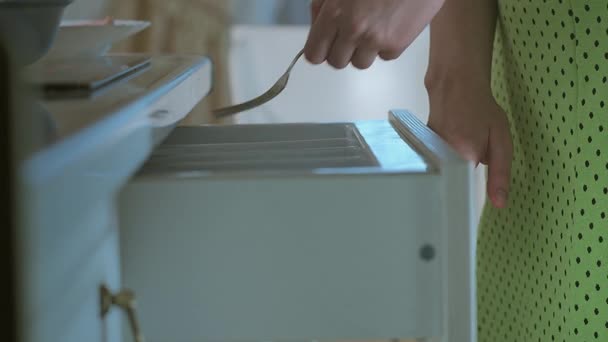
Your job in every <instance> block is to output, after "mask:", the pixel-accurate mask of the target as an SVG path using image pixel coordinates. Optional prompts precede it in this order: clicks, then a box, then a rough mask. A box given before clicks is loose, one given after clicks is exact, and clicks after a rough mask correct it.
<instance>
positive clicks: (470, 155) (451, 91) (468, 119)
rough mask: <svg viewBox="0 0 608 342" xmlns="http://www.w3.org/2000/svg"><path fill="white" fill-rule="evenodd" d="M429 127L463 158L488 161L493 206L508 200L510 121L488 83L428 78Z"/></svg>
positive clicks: (510, 156) (477, 162)
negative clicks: (484, 84) (478, 83)
mask: <svg viewBox="0 0 608 342" xmlns="http://www.w3.org/2000/svg"><path fill="white" fill-rule="evenodd" d="M427 89H428V92H429V99H430V105H431V113H430V117H429V127H430V128H431V129H433V131H435V132H436V133H437V134H439V136H441V137H442V138H443V139H444V140H446V141H447V142H448V143H449V144H450V145H451V146H452V147H453V148H454V149H456V151H457V152H459V153H460V154H461V155H462V156H463V157H464V158H466V159H468V160H470V161H472V162H474V163H475V164H476V165H478V164H480V163H482V164H486V165H488V184H487V192H488V197H489V198H490V201H491V202H492V204H493V205H494V206H495V207H496V208H504V207H505V206H506V205H507V202H508V196H509V184H510V180H511V161H512V158H513V144H512V141H511V134H510V131H509V122H508V119H507V115H506V114H505V112H504V111H503V110H502V108H500V106H498V104H497V103H496V101H495V100H494V97H493V96H492V94H491V91H490V89H489V87H486V86H476V85H475V84H472V83H467V81H466V79H465V78H458V80H457V81H456V80H454V82H451V81H445V80H428V79H427Z"/></svg>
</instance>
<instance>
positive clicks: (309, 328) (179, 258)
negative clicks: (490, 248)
mask: <svg viewBox="0 0 608 342" xmlns="http://www.w3.org/2000/svg"><path fill="white" fill-rule="evenodd" d="M471 180H472V168H471V166H470V165H469V164H468V163H466V162H464V161H463V160H461V159H460V158H458V157H457V156H456V155H455V154H454V153H453V152H452V150H451V149H450V148H449V147H447V145H445V144H444V143H443V142H442V141H441V140H440V139H439V138H438V137H437V136H436V135H434V134H433V133H432V132H431V131H430V130H429V129H428V128H426V126H424V125H423V124H422V123H420V122H419V121H418V120H417V119H416V118H415V117H414V116H413V115H412V114H410V113H408V112H405V111H395V112H392V113H391V114H390V115H389V120H385V121H370V122H355V123H346V124H301V125H298V124H294V125H251V126H202V127H189V128H176V129H175V130H174V131H173V132H172V133H171V135H170V136H169V137H168V138H167V140H166V141H165V142H164V143H163V144H162V145H161V146H160V147H159V148H158V149H157V150H156V151H155V153H153V155H152V157H151V158H150V159H149V160H148V162H147V163H146V165H145V166H144V167H143V168H142V169H141V171H140V172H139V174H138V176H136V177H135V178H134V179H133V180H132V181H131V182H130V184H129V185H127V186H126V187H125V188H124V190H123V191H122V193H121V195H120V200H119V201H120V206H119V208H120V209H119V210H120V226H121V240H120V241H121V260H122V273H123V283H124V285H125V286H127V287H129V288H132V289H133V290H135V292H136V293H137V295H138V301H139V310H140V313H139V314H140V319H141V324H142V328H143V331H144V332H145V334H146V337H147V340H148V341H150V342H155V341H174V342H191V341H204V340H209V341H218V340H221V341H223V340H304V339H310V340H312V339H318V340H326V339H358V340H360V339H384V338H418V337H433V338H438V339H441V340H443V341H458V342H463V341H474V340H475V331H476V327H475V324H476V323H475V321H476V317H475V309H476V308H475V297H474V293H475V291H474V270H473V259H474V235H473V225H472V222H473V220H472V215H471V210H472V208H471V196H472V195H471V184H472V183H471Z"/></svg>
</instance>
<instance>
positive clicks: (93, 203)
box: [16, 57, 211, 342]
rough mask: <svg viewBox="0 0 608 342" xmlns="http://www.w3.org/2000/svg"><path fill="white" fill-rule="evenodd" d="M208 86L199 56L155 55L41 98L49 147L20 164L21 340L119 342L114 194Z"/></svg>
mask: <svg viewBox="0 0 608 342" xmlns="http://www.w3.org/2000/svg"><path fill="white" fill-rule="evenodd" d="M210 87H211V65H210V62H209V61H208V60H207V59H204V58H200V57H154V58H153V59H152V64H151V67H150V69H149V70H147V71H146V72H144V73H143V74H141V75H139V76H137V77H135V78H132V79H131V80H129V81H128V82H123V83H121V84H118V85H116V86H113V87H112V88H110V89H109V90H107V91H106V92H105V93H103V95H100V96H97V97H93V98H86V99H84V98H80V99H63V100H48V101H45V103H44V108H45V109H46V110H47V111H48V115H49V117H50V118H51V119H52V122H53V123H54V127H55V131H54V132H49V133H50V136H49V137H47V138H49V139H48V143H47V144H46V145H44V146H41V147H40V148H39V150H38V151H37V152H36V153H34V154H33V155H31V156H30V157H29V158H28V159H27V160H26V161H25V162H24V163H23V165H21V166H20V168H19V173H20V179H21V183H22V184H21V185H22V186H21V189H22V192H21V193H20V194H19V198H20V199H21V204H22V209H21V213H20V227H19V229H18V230H17V231H16V233H17V236H16V241H17V248H16V250H17V258H16V259H17V260H18V262H19V264H18V288H19V298H18V299H17V303H18V307H19V317H18V321H19V323H20V331H21V333H22V341H25V342H81V341H87V342H118V341H121V336H122V335H121V329H120V323H121V321H122V320H124V317H123V316H122V315H121V312H120V310H118V309H114V310H111V311H110V312H109V313H108V314H107V315H105V316H102V314H101V298H100V287H101V286H102V285H105V286H107V287H108V288H109V289H110V290H112V291H116V292H118V291H120V290H121V289H122V282H121V277H120V272H121V271H120V254H119V244H120V242H119V227H118V217H117V211H116V209H117V207H116V201H115V200H116V196H117V193H118V192H119V190H120V189H121V187H122V186H124V184H125V183H126V182H127V181H128V179H129V178H130V177H131V176H132V175H133V174H134V173H135V171H136V170H137V169H138V168H139V167H140V166H141V165H142V164H143V162H144V161H145V160H146V159H147V158H148V156H149V154H150V153H151V151H152V150H153V149H154V147H155V146H156V145H157V144H158V143H159V142H160V141H162V139H164V137H165V136H166V134H167V133H168V132H169V131H170V130H171V128H172V127H173V126H174V125H175V123H176V122H177V121H178V120H179V119H181V118H183V117H184V116H185V115H186V114H187V113H188V112H189V111H190V110H191V108H192V107H193V106H194V105H195V104H196V103H197V102H198V101H200V99H201V98H202V97H203V96H204V95H205V94H206V93H207V92H208V91H209V89H210Z"/></svg>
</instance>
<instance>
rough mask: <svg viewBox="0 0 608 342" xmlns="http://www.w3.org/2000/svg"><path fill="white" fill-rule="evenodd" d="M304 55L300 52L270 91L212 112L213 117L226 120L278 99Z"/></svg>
mask: <svg viewBox="0 0 608 342" xmlns="http://www.w3.org/2000/svg"><path fill="white" fill-rule="evenodd" d="M303 54H304V50H302V51H300V52H299V53H298V54H297V55H296V57H295V58H294V59H293V61H291V64H290V65H289V68H287V71H285V73H284V74H283V76H281V78H279V80H278V81H277V82H276V83H275V84H274V85H273V86H272V87H271V88H270V89H268V91H266V92H265V93H264V94H262V95H260V96H258V97H256V98H254V99H252V100H249V101H247V102H244V103H241V104H237V105H234V106H229V107H224V108H218V109H215V110H213V112H212V113H213V116H215V118H216V119H221V118H225V117H228V116H231V115H234V114H238V113H241V112H244V111H246V110H250V109H253V108H256V107H259V106H261V105H263V104H265V103H266V102H268V101H270V100H272V99H274V98H275V97H277V96H278V95H279V94H280V93H281V92H282V91H283V90H284V89H285V87H286V86H287V81H289V75H290V74H291V70H292V69H293V67H294V66H295V65H296V62H297V61H298V60H299V59H300V57H302V55H303Z"/></svg>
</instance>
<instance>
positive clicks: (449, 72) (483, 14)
mask: <svg viewBox="0 0 608 342" xmlns="http://www.w3.org/2000/svg"><path fill="white" fill-rule="evenodd" d="M496 18H497V0H446V1H445V4H444V6H443V8H442V9H441V10H440V11H439V13H438V14H437V16H436V17H435V18H434V19H433V21H432V23H431V53H430V61H429V68H428V72H427V76H426V85H427V88H429V90H431V89H433V88H435V87H439V86H441V84H442V83H444V82H461V81H472V82H474V83H475V84H476V87H477V86H478V87H483V88H486V87H487V89H488V90H489V89H490V81H491V69H492V50H493V45H494V32H495V28H496Z"/></svg>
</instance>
